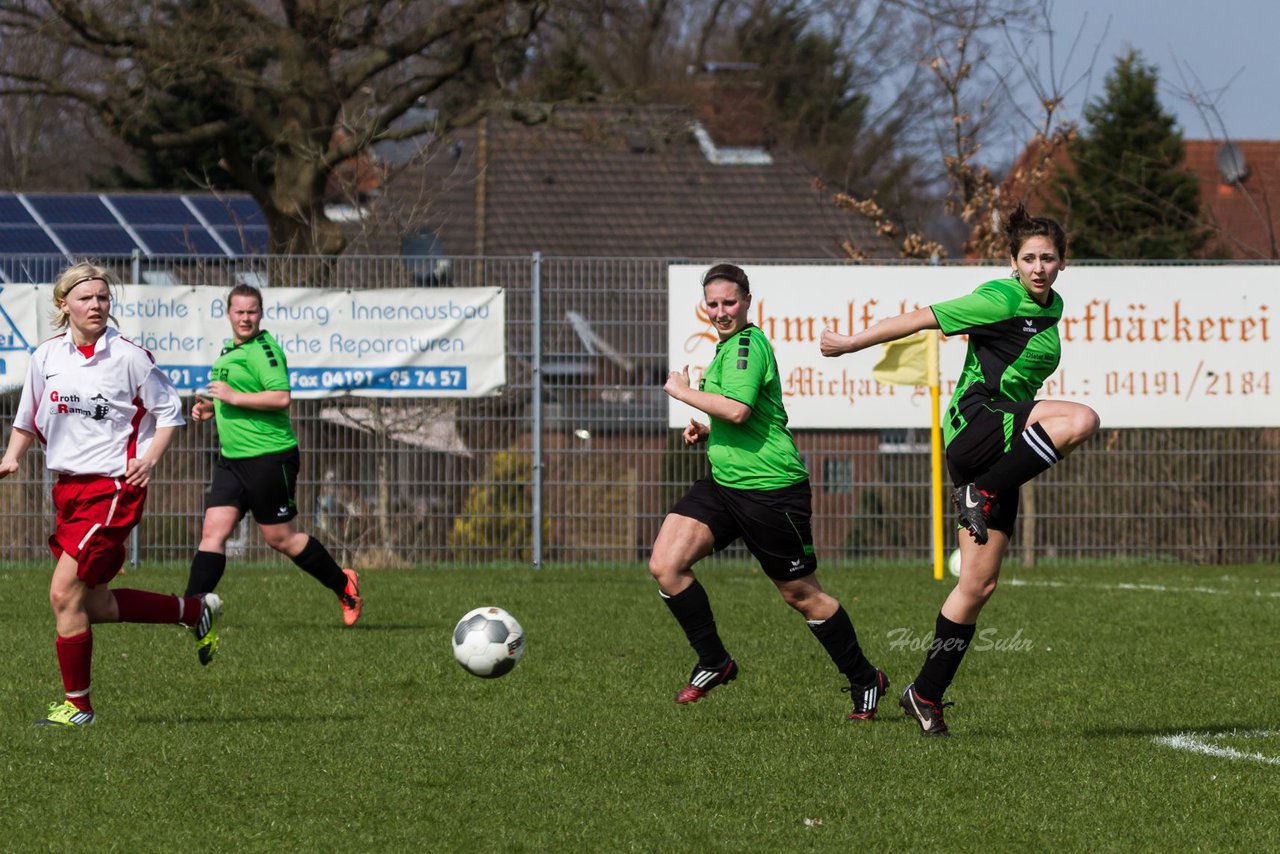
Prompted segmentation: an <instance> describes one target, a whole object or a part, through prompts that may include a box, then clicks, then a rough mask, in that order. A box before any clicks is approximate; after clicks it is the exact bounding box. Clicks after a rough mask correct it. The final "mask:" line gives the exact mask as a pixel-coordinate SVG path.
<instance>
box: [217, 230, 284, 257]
mask: <svg viewBox="0 0 1280 854" xmlns="http://www.w3.org/2000/svg"><path fill="white" fill-rule="evenodd" d="M214 231H216V232H218V236H219V237H221V238H222V239H223V241H225V242H226V244H227V245H228V246H230V247H231V249H232V251H233V252H236V253H237V254H240V255H264V254H266V252H267V249H268V247H270V245H271V241H270V239H269V237H268V236H267V230H266V229H265V228H258V227H254V228H225V227H224V228H215V229H214Z"/></svg>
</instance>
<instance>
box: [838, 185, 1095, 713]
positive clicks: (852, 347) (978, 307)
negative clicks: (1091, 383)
mask: <svg viewBox="0 0 1280 854" xmlns="http://www.w3.org/2000/svg"><path fill="white" fill-rule="evenodd" d="M1005 235H1006V237H1007V238H1008V241H1009V254H1010V260H1011V261H1012V262H1013V273H1012V275H1011V276H1010V277H1009V278H1006V279H996V280H994V281H991V282H987V283H985V284H983V285H980V286H979V287H978V289H977V290H975V291H974V292H973V293H971V294H969V295H967V296H963V297H960V298H959V299H953V300H948V301H946V302H940V303H936V304H934V305H931V306H928V307H927V308H920V309H916V310H915V311H910V312H907V313H906V314H901V315H899V316H897V317H892V318H889V319H888V320H882V321H880V322H879V323H876V324H874V325H872V326H870V327H869V328H867V329H866V330H864V331H862V332H859V333H857V334H855V335H839V334H837V333H834V332H832V331H830V330H824V331H823V333H822V340H821V350H822V355H824V356H840V355H843V354H844V353H856V352H858V351H859V350H865V349H866V348H868V347H873V346H875V345H876V344H883V343H884V342H886V341H895V340H897V339H899V338H905V337H906V336H908V335H913V334H915V333H916V332H919V331H921V330H924V329H941V330H942V332H943V333H944V334H946V335H949V336H950V335H967V336H969V349H968V352H967V354H966V355H965V362H964V370H963V371H962V372H961V374H960V380H959V382H958V384H957V385H956V390H955V394H953V395H952V397H951V402H950V404H949V405H948V407H947V411H946V412H945V413H944V414H943V418H942V429H943V438H944V440H945V441H946V446H947V468H948V469H949V470H950V472H951V479H952V482H953V484H954V485H955V492H954V494H953V496H952V502H953V504H954V505H955V507H956V511H957V513H958V523H959V526H960V527H961V528H963V529H965V530H966V531H967V532H968V534H969V536H961V537H960V580H959V582H958V583H957V584H956V586H955V587H954V588H953V589H952V591H951V593H950V594H949V595H948V596H947V599H946V601H945V602H944V603H943V604H942V610H941V612H940V613H939V614H938V619H937V624H936V628H935V631H934V639H933V643H932V645H931V646H930V648H929V651H928V652H927V653H926V655H925V661H924V666H923V667H922V668H921V669H920V673H919V675H918V676H917V677H916V679H915V681H914V682H913V683H912V684H910V685H908V686H907V687H906V689H904V690H903V692H902V696H901V699H900V700H899V704H900V705H901V706H902V708H903V710H904V711H905V712H906V714H907V715H908V716H910V717H913V718H915V719H916V720H917V721H918V722H919V724H920V728H921V731H922V732H923V733H924V734H925V735H939V736H941V735H947V725H946V723H945V721H944V720H943V716H942V707H943V703H942V695H943V693H944V692H945V691H946V690H947V687H948V686H950V684H951V681H952V679H954V678H955V674H956V671H957V670H958V669H959V667H960V662H961V661H962V660H963V659H964V654H965V652H966V651H967V650H968V648H969V643H970V641H971V640H972V639H973V636H974V632H975V629H976V625H977V621H978V614H979V613H980V612H981V611H982V606H983V605H985V604H986V603H987V600H988V599H990V598H991V594H992V593H994V592H995V589H996V581H997V579H998V578H999V575H1000V563H1001V561H1002V560H1004V556H1005V553H1006V552H1007V551H1008V549H1009V539H1010V537H1012V535H1013V523H1014V520H1015V519H1016V518H1017V515H1018V487H1019V486H1021V485H1022V484H1024V483H1026V482H1027V481H1029V480H1031V479H1032V478H1034V477H1035V476H1036V475H1038V474H1040V473H1041V472H1043V471H1046V470H1047V469H1048V468H1049V467H1050V466H1052V465H1054V464H1055V463H1057V462H1058V461H1059V460H1061V459H1062V458H1063V457H1065V456H1066V455H1067V454H1069V453H1071V451H1073V450H1075V449H1076V448H1077V447H1079V445H1080V444H1081V443H1082V442H1084V441H1085V440H1086V439H1088V438H1089V437H1090V436H1092V435H1093V434H1094V433H1096V432H1097V431H1098V425H1099V421H1098V414H1097V413H1096V412H1094V411H1093V410H1092V409H1091V408H1089V407H1088V406H1085V405H1083V404H1079V403H1070V402H1067V401H1060V400H1036V399H1035V395H1036V392H1037V391H1039V389H1040V386H1041V385H1042V384H1043V383H1044V381H1045V380H1046V379H1047V378H1048V377H1049V376H1050V375H1051V374H1052V373H1053V372H1054V371H1055V370H1056V369H1057V367H1058V359H1059V356H1060V354H1061V344H1060V340H1059V338H1058V320H1059V319H1060V318H1061V317H1062V298H1061V297H1060V296H1058V293H1057V291H1055V290H1054V289H1053V284H1054V282H1055V281H1056V280H1057V278H1058V273H1059V272H1060V271H1061V270H1062V268H1063V267H1064V266H1065V263H1066V253H1067V236H1066V233H1065V232H1064V231H1063V230H1062V226H1060V225H1059V224H1058V223H1057V222H1055V221H1054V220H1052V219H1048V218H1046V217H1033V216H1030V215H1028V213H1027V211H1026V209H1025V208H1023V207H1022V206H1021V205H1019V206H1018V209H1017V210H1015V211H1014V212H1013V214H1012V215H1011V216H1010V217H1009V219H1008V222H1007V223H1006V225H1005Z"/></svg>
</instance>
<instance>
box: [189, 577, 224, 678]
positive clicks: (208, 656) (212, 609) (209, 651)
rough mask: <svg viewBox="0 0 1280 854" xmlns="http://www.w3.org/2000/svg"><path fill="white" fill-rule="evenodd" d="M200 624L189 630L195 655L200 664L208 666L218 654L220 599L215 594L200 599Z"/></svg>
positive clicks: (205, 595) (220, 614)
mask: <svg viewBox="0 0 1280 854" xmlns="http://www.w3.org/2000/svg"><path fill="white" fill-rule="evenodd" d="M200 601H201V608H200V622H199V623H197V624H196V627H195V628H193V629H192V630H191V634H193V635H195V638H196V654H197V655H199V656H200V663H201V664H208V663H209V662H211V661H213V657H214V656H215V655H216V654H217V652H218V618H219V617H221V616H222V599H220V598H219V597H218V594H217V593H205V594H204V595H203V596H201V597H200Z"/></svg>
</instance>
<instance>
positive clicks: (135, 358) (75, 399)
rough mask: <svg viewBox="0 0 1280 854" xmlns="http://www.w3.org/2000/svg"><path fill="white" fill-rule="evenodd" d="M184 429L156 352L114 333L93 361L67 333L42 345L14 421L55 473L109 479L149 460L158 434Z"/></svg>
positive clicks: (33, 357)
mask: <svg viewBox="0 0 1280 854" xmlns="http://www.w3.org/2000/svg"><path fill="white" fill-rule="evenodd" d="M185 423H186V421H185V420H183V417H182V401H181V399H180V398H179V397H178V390H177V389H176V388H174V387H173V383H172V382H170V381H169V378H168V377H167V376H165V375H164V372H162V371H161V370H160V369H159V368H157V367H156V365H155V360H154V359H153V358H152V357H151V353H149V352H148V351H147V350H145V349H143V348H142V347H139V346H138V345H137V344H134V343H133V342H132V341H130V340H129V339H127V338H125V337H124V336H122V335H121V334H120V333H119V332H117V331H116V330H115V329H112V328H111V327H107V330H106V332H104V333H103V335H102V337H101V338H99V339H98V342H97V345H96V346H95V347H94V351H93V356H92V357H90V358H88V359H86V358H85V357H84V354H83V353H81V352H80V351H79V350H77V349H76V346H75V344H74V342H73V341H72V340H71V336H70V335H69V334H66V333H64V334H62V335H58V336H56V337H54V338H50V339H49V340H47V341H44V342H42V343H41V344H40V346H39V347H37V348H36V351H35V352H34V353H33V354H31V365H30V368H29V369H28V371H27V381H26V383H25V384H24V385H23V387H22V399H21V401H20V402H19V403H18V412H17V414H16V415H15V416H14V418H13V426H14V427H17V428H18V429H20V430H25V431H27V432H28V433H34V434H35V435H36V436H37V437H38V438H39V439H40V441H41V443H43V444H44V448H45V462H46V464H47V465H48V467H49V468H50V469H51V470H52V471H55V472H58V473H60V474H98V475H104V476H106V477H119V476H121V475H123V474H124V473H125V470H126V468H127V466H128V463H129V460H131V459H134V458H136V457H141V456H143V455H144V454H146V452H147V448H148V447H150V445H151V440H152V438H154V436H155V432H156V427H175V426H180V425H182V424H185Z"/></svg>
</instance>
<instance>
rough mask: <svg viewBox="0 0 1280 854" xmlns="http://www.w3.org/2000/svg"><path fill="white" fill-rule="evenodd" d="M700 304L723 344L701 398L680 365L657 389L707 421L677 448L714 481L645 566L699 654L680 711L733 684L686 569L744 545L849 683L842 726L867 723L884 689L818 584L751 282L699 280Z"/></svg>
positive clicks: (731, 275) (800, 466)
mask: <svg viewBox="0 0 1280 854" xmlns="http://www.w3.org/2000/svg"><path fill="white" fill-rule="evenodd" d="M702 296H703V301H704V302H705V303H706V306H707V317H708V319H709V320H710V321H711V324H712V326H714V327H715V330H716V335H717V337H718V338H719V342H718V343H717V344H716V354H715V356H714V357H713V358H712V360H711V364H709V365H707V368H706V370H705V371H704V372H703V375H702V381H701V382H700V383H699V384H698V387H697V388H693V387H692V386H691V385H690V384H689V373H688V368H687V367H686V368H685V369H684V370H682V371H672V372H671V373H670V375H669V376H668V377H667V382H666V384H665V385H664V387H663V390H664V391H665V392H666V393H667V394H668V395H670V396H671V397H673V398H675V399H676V400H679V401H681V402H683V403H686V404H688V405H689V406H692V407H693V408H695V409H698V410H701V411H702V412H705V413H706V414H707V416H708V420H709V421H710V423H709V424H704V423H703V422H701V421H698V420H697V419H690V420H689V426H688V427H685V428H684V441H685V443H686V444H689V445H693V444H697V443H706V446H707V459H708V461H709V462H710V464H711V474H710V476H708V477H704V478H702V479H701V480H699V481H697V482H696V483H694V484H693V486H691V487H690V488H689V491H688V492H686V493H685V495H684V497H683V498H681V499H680V500H679V501H677V502H676V505H675V507H673V508H672V509H671V512H670V513H669V514H668V515H667V518H666V519H665V520H664V521H663V523H662V528H661V529H660V530H659V531H658V537H657V539H656V540H655V541H654V544H653V555H652V557H651V558H650V559H649V572H650V573H652V575H653V577H654V580H655V581H657V582H658V591H659V592H660V593H661V595H662V598H663V600H664V601H665V602H666V604H667V607H668V608H669V609H670V611H671V615H672V616H673V617H675V619H676V622H677V623H679V624H680V628H681V629H683V630H684V633H685V637H686V638H687V639H688V641H689V645H690V646H691V647H693V650H694V652H695V653H697V656H698V662H697V664H695V665H694V667H693V673H692V674H691V675H690V676H689V682H688V684H687V685H685V686H684V687H683V688H681V689H680V691H678V692H677V693H676V702H677V703H680V704H681V705H684V704H686V703H693V702H696V701H698V700H700V699H702V698H703V697H705V696H706V695H707V692H709V691H710V690H711V689H712V688H715V687H716V686H717V685H723V684H725V683H726V682H730V681H732V680H733V679H735V678H737V676H738V663H737V661H735V660H734V659H733V658H732V656H730V655H729V653H728V652H727V651H726V649H725V646H724V644H723V643H722V642H721V640H720V634H719V632H718V631H717V630H716V621H715V618H714V617H713V616H712V612H711V603H710V601H709V600H708V598H707V591H706V590H705V589H703V587H702V585H701V584H700V583H699V582H698V579H697V578H696V577H695V576H694V574H693V565H694V564H695V563H697V562H698V561H699V560H701V559H702V558H704V557H706V556H707V555H709V554H711V553H712V552H714V551H719V550H720V549H723V548H725V547H726V546H728V545H729V544H730V543H732V542H734V541H735V540H738V539H741V540H742V541H743V542H744V543H745V544H746V546H747V549H748V551H750V552H751V554H752V555H754V556H755V558H756V560H758V561H759V562H760V566H761V568H762V569H763V570H764V572H765V574H766V575H768V576H769V578H770V580H772V581H773V583H774V585H775V586H776V587H777V588H778V592H779V593H780V594H782V598H783V600H784V601H785V602H786V603H787V604H788V605H790V606H791V607H792V608H794V609H795V610H796V611H798V612H799V613H800V614H801V615H803V616H804V618H805V620H806V622H807V623H808V626H809V630H810V631H812V632H813V635H814V637H816V638H817V639H818V641H819V642H820V643H821V644H822V646H823V648H824V649H826V651H827V654H828V655H829V656H830V657H831V660H832V662H833V663H834V664H835V666H836V669H837V670H839V671H840V673H841V674H843V675H844V676H845V677H846V678H848V680H849V687H847V688H843V689H842V690H844V691H848V692H849V693H850V694H851V695H852V697H853V709H852V710H851V711H850V712H849V713H848V715H847V717H848V718H849V719H850V720H871V719H872V718H874V717H875V715H876V706H877V704H878V703H879V702H880V697H881V696H883V694H884V692H885V690H886V689H888V687H889V680H888V678H887V677H886V676H885V675H884V673H882V672H880V671H879V670H877V669H876V668H875V667H874V666H873V665H872V664H871V663H870V662H869V661H867V657H866V656H865V655H863V653H862V648H861V647H860V646H859V645H858V637H857V635H856V634H855V633H854V629H853V622H852V620H850V618H849V614H848V612H846V611H845V609H844V607H843V606H842V605H841V604H840V602H839V601H837V600H836V599H835V598H834V597H832V596H831V595H830V594H829V593H827V592H825V591H824V590H823V589H822V585H821V584H819V583H818V576H817V573H816V570H817V567H818V558H817V556H816V555H815V554H814V550H813V531H812V527H811V525H810V516H811V505H812V497H811V493H810V490H809V472H808V470H807V469H806V468H805V465H804V461H803V460H802V459H800V453H799V451H797V450H796V444H795V440H794V439H793V438H792V436H791V431H790V430H788V429H787V411H786V409H785V408H783V404H782V384H781V382H780V380H779V375H778V361H777V359H776V358H775V357H774V353H773V347H772V346H771V345H770V344H769V339H767V338H766V337H765V335H764V333H763V332H761V331H760V327H758V326H755V325H754V324H752V323H751V321H750V314H749V310H750V308H751V284H750V282H749V281H748V279H747V274H746V273H745V272H743V270H742V268H741V267H738V266H735V265H733V264H716V265H715V266H713V267H711V269H709V270H707V272H706V273H705V274H704V275H703V277H702Z"/></svg>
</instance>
